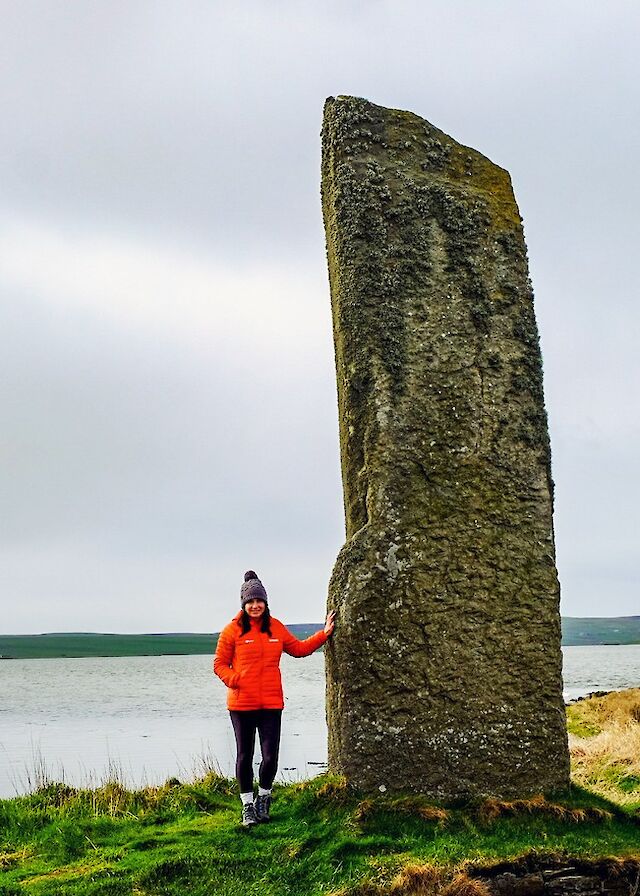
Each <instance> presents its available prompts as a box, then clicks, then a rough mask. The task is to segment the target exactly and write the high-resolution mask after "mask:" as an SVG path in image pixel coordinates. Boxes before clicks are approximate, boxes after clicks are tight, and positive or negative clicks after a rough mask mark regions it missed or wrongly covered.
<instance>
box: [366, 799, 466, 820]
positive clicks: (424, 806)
mask: <svg viewBox="0 0 640 896" xmlns="http://www.w3.org/2000/svg"><path fill="white" fill-rule="evenodd" d="M375 812H393V813H395V814H399V815H413V816H414V817H418V818H422V819H423V821H435V822H437V823H438V824H444V823H446V822H447V821H448V820H449V817H450V816H449V812H447V810H446V809H441V808H440V807H439V806H432V805H430V804H429V803H428V802H426V800H424V798H422V797H420V796H405V797H399V798H398V799H394V800H371V799H365V800H362V801H361V802H360V803H358V805H357V806H356V808H355V810H354V811H353V814H352V818H353V820H354V821H356V822H358V823H361V822H363V821H366V820H367V818H369V817H370V816H371V815H372V814H374V813H375Z"/></svg>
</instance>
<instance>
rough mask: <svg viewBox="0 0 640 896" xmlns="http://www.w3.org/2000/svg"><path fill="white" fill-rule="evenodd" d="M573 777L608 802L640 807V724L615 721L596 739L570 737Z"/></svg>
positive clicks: (595, 737) (576, 781)
mask: <svg viewBox="0 0 640 896" xmlns="http://www.w3.org/2000/svg"><path fill="white" fill-rule="evenodd" d="M569 749H570V752H571V777H572V780H573V781H574V783H575V784H579V785H580V786H581V787H587V788H588V789H589V790H593V791H595V792H596V793H598V794H600V795H601V796H603V797H605V798H606V799H611V800H613V801H615V802H617V803H621V804H624V805H628V804H634V803H640V724H638V722H635V721H630V720H629V721H626V722H619V721H613V722H610V723H609V724H607V726H606V727H605V728H603V729H602V731H600V733H599V734H595V735H594V736H593V737H576V736H575V735H571V736H570V737H569Z"/></svg>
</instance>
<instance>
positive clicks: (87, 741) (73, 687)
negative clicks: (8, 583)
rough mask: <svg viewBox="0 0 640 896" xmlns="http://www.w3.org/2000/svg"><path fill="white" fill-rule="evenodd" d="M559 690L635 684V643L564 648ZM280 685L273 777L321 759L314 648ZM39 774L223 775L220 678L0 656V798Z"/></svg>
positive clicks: (180, 668)
mask: <svg viewBox="0 0 640 896" xmlns="http://www.w3.org/2000/svg"><path fill="white" fill-rule="evenodd" d="M563 653H564V684H565V699H567V700H569V699H574V698H575V697H578V696H582V695H585V694H587V693H589V692H591V691H595V690H617V689H620V688H626V687H638V686H640V645H639V644H633V645H628V646H616V647H604V646H603V647H566V648H564V650H563ZM282 672H283V679H284V689H285V694H286V699H285V711H284V716H283V733H282V745H281V751H280V772H279V775H278V777H279V780H281V781H282V780H296V779H299V778H306V777H310V776H311V775H314V774H316V773H317V772H318V771H321V770H322V769H323V768H324V763H325V762H326V758H327V755H326V724H325V718H324V657H323V655H322V653H316V654H313V655H312V656H310V657H306V658H304V659H293V658H292V657H288V656H283V658H282ZM42 763H44V765H45V767H46V771H47V773H48V775H49V776H50V777H51V778H55V779H57V780H60V779H62V778H64V780H66V781H67V782H68V783H71V784H80V783H94V784H95V783H98V782H100V781H101V780H103V779H104V778H105V777H106V776H107V775H108V774H109V770H110V769H111V770H114V769H115V770H117V771H118V773H119V775H120V776H121V777H123V778H124V779H125V780H126V781H127V783H129V784H130V785H140V784H143V783H158V782H161V781H163V780H165V779H166V778H167V777H169V776H173V775H175V776H177V777H182V778H186V777H191V776H193V775H194V774H198V773H201V772H202V770H203V763H212V764H214V765H215V766H216V767H217V768H218V769H219V770H220V771H221V772H222V773H223V774H225V775H232V774H233V763H234V740H233V734H232V730H231V725H230V722H229V716H228V714H227V710H226V707H225V688H224V686H223V685H222V684H221V682H219V681H218V679H217V678H215V676H214V675H213V673H212V672H211V657H208V656H177V657H176V656H159V657H91V658H86V659H42V660H11V661H5V662H0V797H2V796H14V795H15V794H16V793H19V792H24V791H25V790H27V789H28V788H29V781H30V779H31V781H33V779H34V770H35V769H36V768H37V767H38V766H39V765H40V766H41V764H42Z"/></svg>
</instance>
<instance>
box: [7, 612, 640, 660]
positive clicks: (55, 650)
mask: <svg viewBox="0 0 640 896" xmlns="http://www.w3.org/2000/svg"><path fill="white" fill-rule="evenodd" d="M288 628H289V629H290V630H291V631H292V632H293V633H294V634H295V635H296V637H298V638H306V637H308V636H309V635H311V634H312V633H313V632H315V631H317V630H318V629H319V628H322V623H321V622H316V623H314V622H308V623H297V624H293V625H289V626H288ZM217 642H218V632H211V633H195V632H166V633H162V632H158V633H154V634H133V635H127V634H118V633H112V634H111V633H102V632H51V633H47V634H41V635H0V659H3V660H10V659H47V658H50V659H54V658H55V659H59V658H79V657H90V656H193V655H198V654H209V655H212V654H213V653H214V651H215V649H216V644H217ZM622 644H640V616H616V617H601V618H593V617H584V618H582V617H576V616H564V617H563V618H562V646H563V647H580V646H596V645H600V646H616V645H622Z"/></svg>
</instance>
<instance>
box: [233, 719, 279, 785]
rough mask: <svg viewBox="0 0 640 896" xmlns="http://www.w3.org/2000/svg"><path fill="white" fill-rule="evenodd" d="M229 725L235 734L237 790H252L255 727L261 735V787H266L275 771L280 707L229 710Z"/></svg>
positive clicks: (259, 775) (259, 774)
mask: <svg viewBox="0 0 640 896" xmlns="http://www.w3.org/2000/svg"><path fill="white" fill-rule="evenodd" d="M229 715H230V716H231V724H232V725H233V731H234V734H235V736H236V747H237V748H238V752H237V756H236V777H237V779H238V784H239V785H240V793H249V791H250V790H253V751H254V749H255V745H256V729H257V730H258V736H259V737H260V749H261V751H262V762H261V763H260V770H259V772H258V781H259V782H260V787H264V788H265V790H269V788H270V787H271V785H272V784H273V779H274V778H275V776H276V772H277V771H278V751H279V749H280V723H281V721H282V710H281V709H231V710H229Z"/></svg>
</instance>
